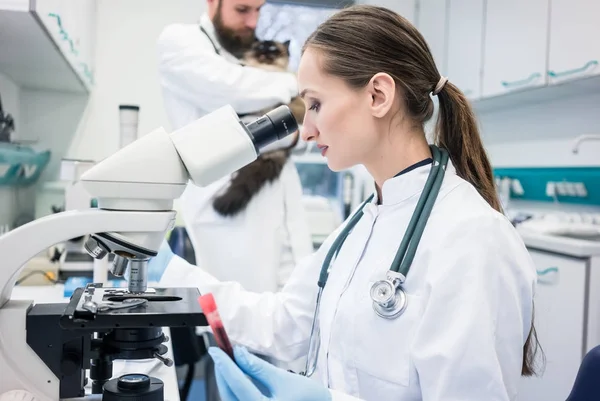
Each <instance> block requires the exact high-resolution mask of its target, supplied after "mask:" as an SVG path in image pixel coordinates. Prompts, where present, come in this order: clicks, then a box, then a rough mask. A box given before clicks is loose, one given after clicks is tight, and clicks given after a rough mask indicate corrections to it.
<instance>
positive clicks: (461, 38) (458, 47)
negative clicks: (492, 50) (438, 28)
mask: <svg viewBox="0 0 600 401" xmlns="http://www.w3.org/2000/svg"><path fill="white" fill-rule="evenodd" d="M449 5H450V7H449V9H448V38H447V41H448V42H447V43H448V44H447V48H448V51H447V55H448V57H447V75H448V78H449V80H450V82H452V83H453V84H454V85H456V86H457V87H458V88H459V89H460V90H462V91H463V93H464V94H465V95H466V96H467V97H468V98H470V99H477V98H479V97H480V96H481V59H482V47H483V28H484V18H483V17H484V0H449Z"/></svg>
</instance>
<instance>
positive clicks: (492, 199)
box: [435, 82, 502, 212]
mask: <svg viewBox="0 0 600 401" xmlns="http://www.w3.org/2000/svg"><path fill="white" fill-rule="evenodd" d="M437 96H438V99H439V105H440V106H439V115H438V121H437V130H436V138H435V142H436V143H437V144H438V145H439V146H440V147H442V148H444V149H446V150H448V153H449V154H450V159H451V160H452V164H453V165H454V167H455V168H456V172H457V174H458V176H459V177H461V178H463V179H464V180H465V181H468V182H469V183H471V184H472V185H473V186H474V187H475V188H476V189H477V191H478V192H479V194H480V195H481V196H482V197H483V199H485V200H486V202H487V203H489V204H490V206H491V207H493V208H494V209H496V210H497V211H499V212H502V206H501V204H500V200H499V198H498V194H497V192H496V186H495V184H494V177H493V172H492V165H491V163H490V161H489V159H488V157H487V154H486V152H485V149H484V148H483V143H482V142H481V136H480V135H479V128H478V127H477V122H476V120H475V115H474V114H473V110H472V109H471V106H470V105H469V102H468V100H467V98H466V97H465V95H463V93H462V92H461V91H460V90H459V89H458V88H457V87H456V86H454V85H453V84H452V83H450V82H446V84H445V86H444V87H443V88H442V89H441V90H440V91H439V93H437Z"/></svg>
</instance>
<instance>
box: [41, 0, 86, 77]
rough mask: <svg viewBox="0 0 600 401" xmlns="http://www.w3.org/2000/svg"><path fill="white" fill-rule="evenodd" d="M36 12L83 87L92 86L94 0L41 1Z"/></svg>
mask: <svg viewBox="0 0 600 401" xmlns="http://www.w3.org/2000/svg"><path fill="white" fill-rule="evenodd" d="M35 5H36V9H35V11H36V13H37V15H38V16H39V18H40V20H41V21H42V23H43V24H44V26H45V27H46V29H47V31H48V33H49V34H50V35H51V36H52V38H53V39H54V41H55V42H56V43H57V45H58V47H59V48H60V50H61V51H62V53H63V55H64V56H65V57H66V58H67V60H68V61H69V62H70V64H71V65H72V66H73V68H74V69H75V71H76V73H77V74H78V75H79V76H80V78H81V79H82V80H83V82H84V84H85V85H86V86H91V85H92V84H93V65H94V58H93V55H94V45H95V43H94V42H95V32H96V0H77V1H75V2H74V1H69V0H44V1H38V2H36V3H35Z"/></svg>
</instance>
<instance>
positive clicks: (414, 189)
mask: <svg viewBox="0 0 600 401" xmlns="http://www.w3.org/2000/svg"><path fill="white" fill-rule="evenodd" d="M432 165H433V164H431V163H430V164H427V165H425V166H421V167H418V168H416V169H414V170H411V171H409V172H407V173H405V174H401V175H398V176H396V177H392V178H390V179H388V180H387V181H385V182H384V183H383V188H382V189H381V193H382V195H383V202H382V205H383V206H386V205H395V204H398V203H401V202H404V201H405V200H407V199H409V198H412V197H413V196H415V195H418V194H420V193H421V192H422V191H423V187H425V182H426V181H427V177H428V176H429V171H430V170H431V167H432ZM455 174H456V169H455V168H454V166H453V165H452V161H451V160H448V165H447V166H446V176H449V175H455ZM372 202H373V203H374V204H375V205H377V204H378V203H379V197H378V196H377V192H375V196H374V197H373V201H372Z"/></svg>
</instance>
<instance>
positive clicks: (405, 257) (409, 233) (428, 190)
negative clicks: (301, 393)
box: [303, 145, 449, 376]
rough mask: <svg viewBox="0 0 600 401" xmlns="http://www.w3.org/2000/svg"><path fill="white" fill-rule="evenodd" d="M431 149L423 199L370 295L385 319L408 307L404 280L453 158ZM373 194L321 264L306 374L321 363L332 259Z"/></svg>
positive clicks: (378, 312) (433, 146)
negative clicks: (325, 293) (322, 318)
mask: <svg viewBox="0 0 600 401" xmlns="http://www.w3.org/2000/svg"><path fill="white" fill-rule="evenodd" d="M431 153H432V155H433V165H432V166H431V170H430V171H429V176H428V177H427V182H426V183H425V187H424V188H423V192H422V193H421V196H420V197H419V201H418V202H417V205H416V207H415V211H414V212H413V215H412V217H411V219H410V222H409V224H408V227H407V229H406V232H405V233H404V237H403V238H402V242H401V243H400V246H399V248H398V251H397V252H396V256H395V258H394V260H393V262H392V265H391V266H390V269H389V270H388V272H387V275H386V277H385V278H384V279H382V280H379V281H376V282H375V283H373V285H372V286H371V291H370V295H371V299H372V301H373V309H374V310H375V313H377V315H379V316H380V317H382V318H384V319H394V318H396V317H398V316H399V315H401V314H402V313H403V312H404V310H406V307H407V297H406V293H405V291H404V289H403V288H402V284H404V281H405V280H406V275H407V274H408V272H409V270H410V265H411V264H412V261H413V258H414V256H415V253H416V251H417V247H418V245H419V241H420V239H421V236H422V235H423V231H424V229H425V226H426V224H427V220H428V219H429V215H430V213H431V210H432V209H433V205H434V203H435V200H436V199H437V196H438V194H439V191H440V188H441V186H442V182H443V180H444V176H445V173H446V166H447V164H448V158H449V155H448V152H447V151H446V150H445V149H438V148H437V146H435V145H431ZM373 197H374V195H371V196H370V197H369V198H367V200H366V201H365V202H363V204H362V205H361V206H360V208H359V209H358V210H357V211H356V213H354V215H353V216H352V218H350V220H348V223H347V224H346V226H345V227H344V228H343V229H342V231H341V232H340V234H339V235H338V236H337V238H336V239H335V241H334V242H333V244H332V245H331V248H330V249H329V251H328V252H327V255H326V256H325V260H324V261H323V264H322V266H321V273H320V274H319V281H318V283H317V285H318V286H319V291H318V293H317V304H316V306H315V313H314V315H313V322H312V326H311V333H310V338H309V348H308V359H307V361H306V369H305V371H304V372H303V374H304V375H306V376H312V375H313V374H314V372H315V369H316V366H317V359H318V353H319V347H320V344H319V341H320V335H319V334H318V331H319V308H320V301H321V295H322V293H323V289H324V288H325V284H326V283H327V278H328V276H329V271H330V268H331V263H332V261H333V259H334V258H335V256H336V255H337V254H338V252H339V251H340V249H341V248H342V246H343V245H344V242H345V241H346V238H347V237H348V235H350V232H351V231H352V229H353V228H354V227H355V226H356V224H358V222H359V221H360V219H361V217H362V215H363V208H364V207H365V206H366V205H367V204H368V203H369V202H371V200H373Z"/></svg>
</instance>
